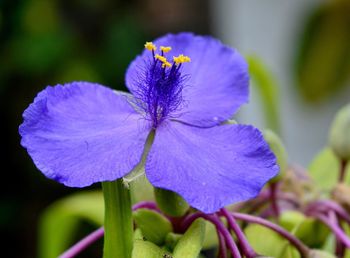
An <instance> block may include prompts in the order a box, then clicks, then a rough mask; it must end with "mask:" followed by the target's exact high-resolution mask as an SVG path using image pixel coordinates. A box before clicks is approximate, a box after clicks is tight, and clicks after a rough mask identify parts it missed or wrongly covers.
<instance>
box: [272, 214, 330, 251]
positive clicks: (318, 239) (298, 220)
mask: <svg viewBox="0 0 350 258" xmlns="http://www.w3.org/2000/svg"><path fill="white" fill-rule="evenodd" d="M279 221H280V225H281V226H282V227H284V228H285V229H287V230H288V231H289V232H293V233H294V235H295V236H296V237H297V238H299V239H300V240H301V241H302V242H303V243H305V244H306V245H308V246H311V247H321V246H322V245H323V243H324V242H325V240H326V238H327V236H328V235H329V233H330V231H329V230H328V228H327V227H326V226H325V225H323V224H322V223H320V222H319V221H317V220H316V219H314V218H310V217H305V215H304V214H302V213H301V212H298V211H285V212H283V213H282V214H281V216H280V219H279Z"/></svg>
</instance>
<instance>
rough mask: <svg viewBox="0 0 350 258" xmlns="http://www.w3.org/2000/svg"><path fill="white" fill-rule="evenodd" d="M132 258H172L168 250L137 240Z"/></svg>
mask: <svg viewBox="0 0 350 258" xmlns="http://www.w3.org/2000/svg"><path fill="white" fill-rule="evenodd" d="M131 257H132V258H140V257H142V258H172V257H173V256H172V255H171V254H170V253H169V252H167V251H166V250H163V249H161V248H160V247H159V246H157V245H155V244H153V243H152V242H149V241H143V240H135V241H134V248H133V250H132V256H131Z"/></svg>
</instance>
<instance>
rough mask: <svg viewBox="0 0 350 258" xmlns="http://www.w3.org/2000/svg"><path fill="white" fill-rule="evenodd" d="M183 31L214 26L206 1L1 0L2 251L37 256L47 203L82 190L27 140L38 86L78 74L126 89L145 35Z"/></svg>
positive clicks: (200, 30) (3, 254) (6, 254)
mask: <svg viewBox="0 0 350 258" xmlns="http://www.w3.org/2000/svg"><path fill="white" fill-rule="evenodd" d="M178 31H193V32H196V33H201V34H208V33H210V28H209V16H208V6H207V2H206V1H203V0H190V1H189V0H171V1H162V0H147V1H142V0H139V1H136V0H133V1H126V0H124V1H121V0H119V1H112V0H88V1H85V0H67V1H63V0H62V1H58V0H55V1H49V0H28V1H24V0H22V1H19V0H7V1H0V57H1V58H0V105H1V106H0V125H1V138H0V139H1V145H0V146H1V153H0V157H1V175H2V180H1V197H0V229H1V235H2V243H1V252H0V253H1V255H0V256H1V257H11V258H12V257H22V258H26V257H35V256H36V247H37V242H36V240H37V223H38V219H39V217H40V214H41V212H42V210H43V209H45V207H47V206H48V205H49V204H50V203H52V202H53V201H55V200H57V199H59V198H61V197H62V196H65V195H67V194H69V193H72V192H75V191H78V190H79V189H72V188H67V187H64V186H63V185H60V184H58V183H56V182H54V181H51V180H49V179H46V178H45V177H44V176H43V175H42V174H41V173H40V172H39V171H38V170H37V169H36V168H35V166H34V164H33V163H32V161H31V159H30V157H29V155H28V154H27V153H26V150H25V149H23V148H22V147H21V146H20V137H19V134H18V126H19V125H20V124H21V122H22V112H23V111H24V110H25V109H26V108H27V106H28V105H29V104H30V103H31V102H32V101H33V99H34V97H35V96H36V94H37V93H38V92H39V91H40V90H42V89H44V88H45V87H46V86H47V85H56V84H58V83H60V84H62V83H65V82H70V81H74V80H87V81H92V82H98V83H101V84H103V85H108V86H110V87H112V88H116V89H121V90H125V86H124V73H125V70H126V68H127V66H128V64H129V63H130V62H131V61H132V60H133V58H134V57H135V56H136V55H137V54H138V53H140V51H142V49H143V44H144V43H145V41H150V40H152V39H154V38H155V37H158V36H160V35H162V34H165V33H167V32H178ZM98 187H100V185H98V184H96V185H94V186H92V187H91V188H98ZM96 249H97V248H96ZM87 255H88V254H87V253H85V254H84V255H83V256H84V257H87ZM95 257H98V254H97V256H95Z"/></svg>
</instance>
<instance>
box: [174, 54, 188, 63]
mask: <svg viewBox="0 0 350 258" xmlns="http://www.w3.org/2000/svg"><path fill="white" fill-rule="evenodd" d="M173 60H174V62H175V64H176V65H179V64H182V63H188V62H191V58H190V57H188V56H184V55H183V54H181V55H179V56H174V57H173Z"/></svg>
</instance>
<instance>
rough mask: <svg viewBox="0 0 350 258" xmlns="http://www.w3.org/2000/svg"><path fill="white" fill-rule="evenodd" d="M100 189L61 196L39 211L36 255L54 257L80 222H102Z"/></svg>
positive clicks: (65, 245)
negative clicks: (42, 210) (40, 214)
mask: <svg viewBox="0 0 350 258" xmlns="http://www.w3.org/2000/svg"><path fill="white" fill-rule="evenodd" d="M103 210H104V204H103V197H102V193H101V192H97V191H93V192H80V193H78V194H74V195H71V196H68V197H66V198H63V199H61V200H59V201H57V202H55V203H53V204H52V205H51V206H50V207H48V208H47V209H46V210H45V212H44V213H43V215H42V217H41V220H40V225H39V246H38V248H39V250H38V251H39V258H56V257H57V256H58V255H59V254H61V253H62V252H63V251H64V250H65V249H67V248H68V247H69V246H70V245H72V244H73V243H74V242H72V240H73V239H74V236H75V233H76V229H77V228H78V226H79V222H80V221H82V220H83V221H87V222H90V223H91V224H93V225H96V226H101V225H102V224H103Z"/></svg>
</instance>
